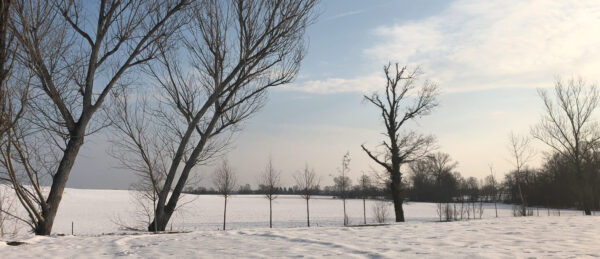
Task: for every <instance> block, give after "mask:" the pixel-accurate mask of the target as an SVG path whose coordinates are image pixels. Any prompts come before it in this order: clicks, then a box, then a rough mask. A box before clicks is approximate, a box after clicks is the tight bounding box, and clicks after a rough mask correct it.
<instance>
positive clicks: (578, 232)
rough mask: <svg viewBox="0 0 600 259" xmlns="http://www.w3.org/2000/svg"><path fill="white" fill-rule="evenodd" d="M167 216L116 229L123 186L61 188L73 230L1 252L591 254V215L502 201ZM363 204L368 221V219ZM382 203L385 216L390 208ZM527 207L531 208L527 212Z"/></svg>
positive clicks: (598, 230)
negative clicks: (442, 216)
mask: <svg viewBox="0 0 600 259" xmlns="http://www.w3.org/2000/svg"><path fill="white" fill-rule="evenodd" d="M186 199H187V201H188V202H189V203H187V204H186V205H185V207H183V208H182V210H181V211H180V213H179V214H178V215H177V217H176V218H175V221H174V224H173V229H174V230H186V231H192V232H190V233H181V234H161V235H152V234H133V235H132V234H128V235H101V234H102V233H115V232H116V233H120V232H123V231H122V230H120V226H119V224H116V223H115V222H121V223H124V224H127V225H135V224H136V220H135V218H136V214H135V211H136V210H135V206H134V203H132V202H131V195H130V193H129V192H127V191H114V190H110V191H109V190H78V189H67V190H66V192H65V197H64V199H63V203H62V204H61V209H60V211H59V215H58V216H57V221H56V223H55V228H54V231H55V232H56V233H67V234H70V232H71V222H73V223H74V225H75V235H76V236H69V235H67V236H57V235H54V236H51V237H32V236H31V235H30V234H27V233H23V232H25V231H22V233H20V234H19V237H17V238H14V237H12V238H8V237H5V238H3V239H4V240H14V239H17V240H22V241H24V242H26V243H28V244H27V245H23V246H17V247H12V246H7V245H5V243H4V242H2V243H0V255H1V256H0V257H2V258H19V257H21V258H22V257H31V258H46V257H61V258H71V257H75V258H95V257H116V256H132V257H143V258H162V257H167V256H177V257H201V258H214V257H217V256H219V257H226V258H233V257H282V256H286V257H300V256H305V257H313V258H320V257H327V256H329V257H341V256H342V255H343V256H344V257H370V258H377V257H382V258H398V257H403V258H404V257H452V258H456V257H476V258H477V257H495V258H496V257H497V258H514V257H557V258H568V257H576V258H581V257H600V217H597V216H593V217H584V216H580V215H581V212H578V211H563V212H562V213H561V216H560V217H558V216H550V217H548V216H546V215H547V211H545V210H540V212H539V214H540V216H539V217H538V216H534V217H527V218H515V217H512V208H511V207H510V206H505V205H502V206H500V205H499V218H495V211H494V209H493V204H492V205H489V204H488V205H485V209H484V215H483V219H482V220H479V219H478V220H470V221H460V222H449V223H440V222H435V221H436V220H437V213H436V206H435V204H430V203H409V204H407V205H406V206H405V213H406V216H407V222H406V223H401V224H392V225H388V226H378V227H341V225H342V222H343V221H342V218H343V217H342V205H341V201H340V200H335V199H330V198H317V199H314V200H311V204H310V206H311V225H312V226H315V227H311V228H305V227H301V226H305V220H306V218H305V217H306V214H305V203H304V202H303V200H301V199H299V197H296V196H281V197H280V198H279V199H277V200H276V202H275V203H274V213H273V216H274V226H275V228H274V229H272V230H270V229H268V228H267V227H268V225H267V224H268V223H267V221H268V203H267V201H266V200H265V199H263V198H262V196H259V195H256V196H234V197H233V198H232V199H231V202H230V203H229V205H228V221H229V223H228V228H232V229H233V230H228V231H218V230H217V229H218V228H219V227H220V224H221V220H222V214H221V213H222V206H223V205H222V198H221V197H219V196H191V195H190V196H188V197H187V198H186ZM372 204H373V202H372V201H369V202H368V203H367V217H368V221H369V222H372V221H373V220H372V216H371V214H372V213H371V212H372V210H371V206H372ZM347 207H348V214H349V215H350V218H351V223H357V224H358V223H360V222H362V201H359V200H350V201H349V202H348V205H347ZM391 212H392V211H391V208H390V217H391V216H392V215H391ZM536 214H537V213H536V212H535V211H534V215H536Z"/></svg>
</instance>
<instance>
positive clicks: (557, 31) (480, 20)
mask: <svg viewBox="0 0 600 259" xmlns="http://www.w3.org/2000/svg"><path fill="white" fill-rule="evenodd" d="M373 33H374V35H375V36H376V38H377V39H378V41H377V43H375V44H374V45H373V46H371V47H368V48H367V49H365V50H364V53H363V54H364V55H365V56H366V57H365V58H366V60H367V61H368V62H373V63H374V64H379V63H380V64H385V63H387V62H388V61H392V62H396V61H397V62H400V63H401V64H408V65H409V66H419V67H421V68H422V70H423V71H424V72H425V74H424V78H428V79H432V80H433V81H434V82H437V83H439V84H440V86H441V87H442V89H443V90H444V92H454V91H472V90H485V89H492V88H504V87H511V88H514V87H519V88H520V87H531V88H536V87H548V86H552V84H553V81H554V80H555V77H557V76H561V77H570V76H582V77H583V78H585V79H587V81H591V82H597V81H598V80H599V79H600V75H598V70H599V68H600V2H599V1H548V0H534V1H519V0H513V1H478V0H459V1H455V2H453V3H451V4H450V5H449V6H448V8H447V9H445V10H444V11H442V12H440V13H439V14H437V15H434V16H430V17H428V18H425V19H421V20H413V21H408V22H405V23H402V24H396V25H391V26H381V27H378V28H375V29H374V30H373ZM379 68H380V66H376V67H374V70H373V71H368V73H367V74H366V75H358V76H356V77H354V78H339V77H337V78H336V77H332V78H326V79H323V80H309V81H303V82H299V83H295V84H294V85H292V87H291V89H294V90H300V91H307V92H312V93H321V94H329V93H338V92H352V91H354V92H370V91H372V90H373V89H377V87H380V86H381V83H382V82H384V81H383V78H382V77H383V73H382V72H381V71H380V69H379ZM378 80H379V81H378Z"/></svg>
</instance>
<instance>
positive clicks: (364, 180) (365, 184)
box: [358, 172, 373, 225]
mask: <svg viewBox="0 0 600 259" xmlns="http://www.w3.org/2000/svg"><path fill="white" fill-rule="evenodd" d="M358 184H359V187H360V196H361V198H362V200H363V220H364V222H363V224H365V225H366V224H367V198H368V196H369V192H370V191H371V188H372V187H373V183H372V182H371V178H370V177H369V176H368V175H366V174H365V173H364V172H363V174H362V176H361V177H360V179H359V180H358Z"/></svg>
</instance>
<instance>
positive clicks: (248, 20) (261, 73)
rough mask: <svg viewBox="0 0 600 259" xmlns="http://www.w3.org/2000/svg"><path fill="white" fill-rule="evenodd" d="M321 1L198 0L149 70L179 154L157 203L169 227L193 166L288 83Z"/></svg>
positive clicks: (217, 148)
mask: <svg viewBox="0 0 600 259" xmlns="http://www.w3.org/2000/svg"><path fill="white" fill-rule="evenodd" d="M315 5H316V0H309V1H285V0H278V1H242V0H237V1H215V0H203V1H198V2H196V4H195V5H194V8H192V11H190V13H189V16H188V20H189V21H190V22H189V23H188V24H187V25H186V27H185V29H186V33H184V34H182V35H181V43H182V46H165V47H164V48H163V49H162V51H161V52H160V53H161V57H160V59H159V62H157V63H155V64H152V65H150V66H148V67H147V72H148V73H149V74H150V75H152V77H153V78H154V81H155V82H156V83H157V85H158V86H159V88H161V100H160V103H161V104H162V106H161V107H160V109H158V110H159V111H160V112H159V113H158V117H159V120H160V121H162V122H161V123H162V124H163V125H164V127H165V132H170V135H171V136H172V139H173V142H172V143H173V150H174V152H173V154H172V155H171V156H170V161H171V162H170V166H169V168H168V170H167V172H166V175H165V178H164V182H163V183H162V188H161V190H160V192H159V194H158V202H157V205H156V208H155V210H156V217H155V219H154V220H155V221H157V224H154V223H152V224H150V225H149V226H148V228H149V230H153V228H154V226H155V225H156V226H157V227H158V229H159V230H164V228H165V226H166V225H167V222H168V221H169V219H170V217H171V215H172V213H173V210H174V208H175V207H176V205H177V202H178V200H179V197H180V195H181V192H182V191H183V189H184V187H185V185H186V183H187V181H188V178H189V177H190V174H191V173H192V170H193V169H194V168H195V167H196V165H198V164H200V163H208V162H210V159H211V158H213V157H214V156H215V155H218V154H219V153H220V152H221V151H222V150H223V148H224V147H226V145H227V142H228V140H229V138H228V136H230V135H231V133H233V132H235V131H236V130H238V129H239V125H240V122H242V121H244V120H245V119H247V118H248V117H250V116H251V115H252V114H253V113H255V112H256V111H257V110H258V109H259V108H261V107H262V105H263V103H264V101H265V98H266V94H267V92H266V91H267V89H269V88H270V87H273V86H277V85H283V84H286V83H288V82H290V81H291V80H292V79H293V78H294V77H295V75H296V74H297V72H298V69H299V68H300V62H301V61H302V59H303V57H304V52H305V44H304V41H303V37H304V34H305V29H306V27H307V26H308V24H310V23H311V22H312V21H313V19H314V13H313V8H314V6H315Z"/></svg>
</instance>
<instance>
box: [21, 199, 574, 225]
mask: <svg viewBox="0 0 600 259" xmlns="http://www.w3.org/2000/svg"><path fill="white" fill-rule="evenodd" d="M375 202H377V201H373V200H367V204H366V209H367V223H373V222H375V219H374V216H373V211H372V207H373V205H374V203H375ZM183 203H185V205H183V206H182V207H181V208H180V210H179V212H178V213H176V214H175V217H174V219H173V224H172V225H169V228H168V229H170V230H174V231H193V230H217V229H220V228H222V222H223V221H222V220H223V198H222V197H221V196H216V195H186V196H185V198H184V199H183V200H182V202H180V204H183ZM268 206H269V205H268V201H267V200H266V199H264V198H263V196H262V195H233V196H232V197H231V199H230V200H229V202H228V206H227V228H228V229H247V228H256V227H268V220H269V207H268ZM404 210H405V215H406V220H407V221H408V222H414V221H418V222H428V221H438V220H439V218H438V216H437V207H436V204H433V203H419V202H409V203H407V204H406V205H405V206H404ZM347 211H348V212H347V213H348V216H349V218H350V223H351V224H361V223H362V222H363V204H362V200H348V201H347ZM388 211H389V217H390V218H389V220H390V221H393V206H391V203H390V204H389V210H388ZM139 212H140V207H139V206H138V205H137V203H136V202H134V200H133V196H132V194H131V192H130V191H125V190H88V189H66V190H65V195H64V198H63V202H62V203H61V207H60V210H59V212H58V215H57V218H56V221H55V223H54V229H53V233H64V234H70V233H71V223H73V224H74V232H75V234H76V235H93V234H102V233H114V232H122V231H123V226H128V227H137V228H144V227H145V224H144V223H143V221H144V220H146V219H144V215H140V213H139ZM512 213H513V211H512V205H505V204H498V216H499V217H502V218H505V217H513V216H512ZM552 213H553V214H554V212H552ZM310 215H311V226H340V225H343V211H342V201H341V200H337V199H333V198H330V197H321V196H315V198H314V199H311V201H310ZM542 215H543V216H545V215H547V211H545V210H543V209H541V210H540V216H542ZM561 215H581V212H579V211H563V212H562V214H561ZM465 216H466V215H465ZM471 217H472V215H471ZM492 217H495V211H494V205H493V204H484V214H483V218H484V219H487V218H492ZM273 226H274V227H276V228H288V227H305V226H306V203H305V201H304V200H302V199H301V198H300V197H299V196H293V195H290V196H286V195H282V196H279V198H278V199H276V200H275V201H274V203H273ZM21 232H22V233H20V234H21V235H23V234H26V233H23V232H25V231H21Z"/></svg>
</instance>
